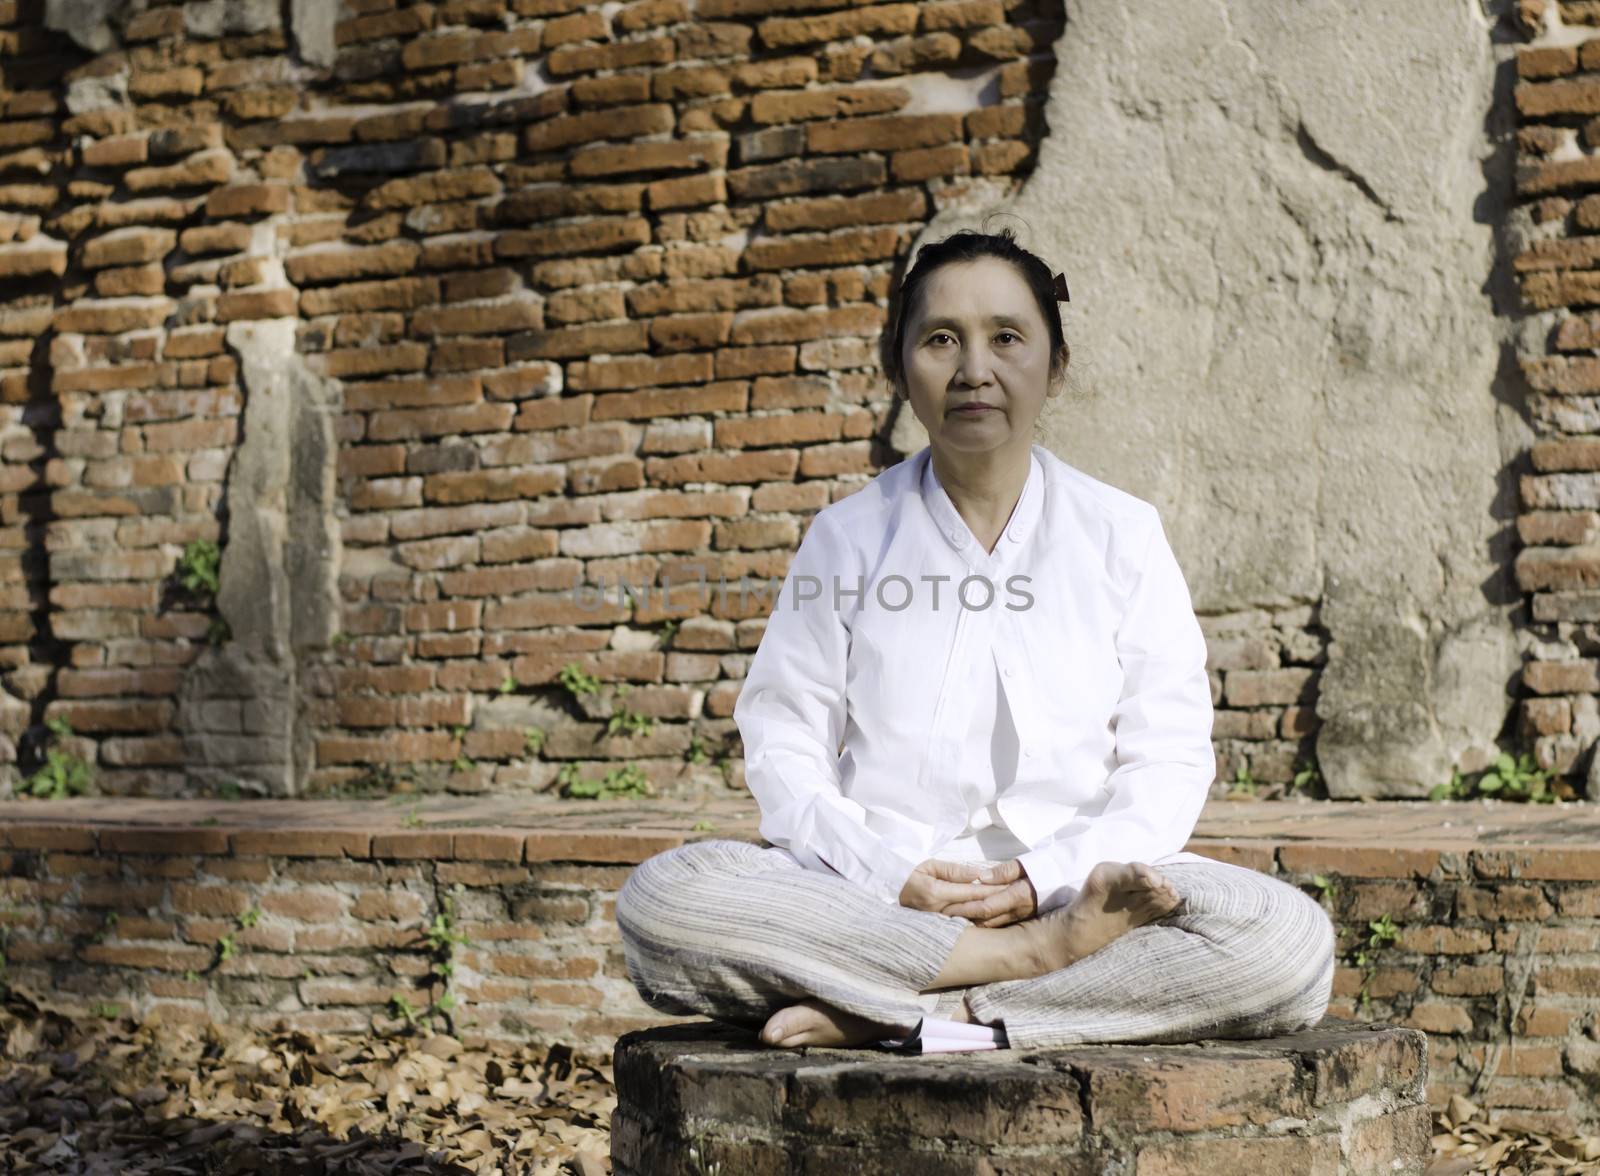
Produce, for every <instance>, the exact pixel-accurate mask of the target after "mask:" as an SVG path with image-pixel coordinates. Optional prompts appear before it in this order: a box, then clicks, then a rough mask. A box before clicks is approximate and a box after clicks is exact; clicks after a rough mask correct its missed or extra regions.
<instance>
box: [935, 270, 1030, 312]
mask: <svg viewBox="0 0 1600 1176" xmlns="http://www.w3.org/2000/svg"><path fill="white" fill-rule="evenodd" d="M984 262H987V263H988V264H983V263H980V262H962V263H960V264H950V265H943V266H940V267H939V268H938V269H937V270H935V271H934V272H933V273H931V274H929V275H928V279H927V281H926V282H925V283H924V284H923V287H922V297H921V298H919V299H918V303H919V305H918V307H917V312H918V313H917V317H918V318H919V319H929V318H934V317H940V316H945V315H949V316H953V317H960V318H963V319H968V320H972V321H988V320H991V319H1001V318H1008V319H1011V320H1014V321H1015V320H1035V321H1036V320H1037V319H1038V317H1039V310H1038V306H1037V304H1036V302H1035V300H1034V297H1033V291H1032V290H1031V289H1029V287H1028V284H1027V282H1025V281H1024V280H1023V278H1022V275H1021V274H1019V273H1017V271H1016V267H1014V266H1012V265H1009V264H1007V263H1006V262H1003V261H994V260H991V259H984Z"/></svg>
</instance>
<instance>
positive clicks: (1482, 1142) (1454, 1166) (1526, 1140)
mask: <svg viewBox="0 0 1600 1176" xmlns="http://www.w3.org/2000/svg"><path fill="white" fill-rule="evenodd" d="M1433 1131H1434V1134H1433V1140H1432V1145H1433V1159H1432V1160H1431V1161H1430V1162H1429V1164H1428V1169H1427V1174H1426V1176H1465V1174H1466V1173H1468V1172H1494V1173H1496V1174H1497V1176H1600V1135H1573V1136H1560V1135H1542V1134H1539V1133H1538V1132H1531V1131H1513V1130H1510V1129H1509V1128H1506V1127H1503V1126H1501V1125H1499V1124H1492V1123H1490V1122H1489V1117H1488V1114H1487V1112H1486V1111H1485V1110H1484V1109H1483V1108H1481V1107H1479V1106H1478V1105H1477V1104H1476V1103H1474V1102H1472V1101H1471V1100H1469V1099H1466V1098H1463V1097H1462V1096H1461V1095H1459V1094H1453V1095H1451V1096H1450V1103H1449V1105H1448V1106H1446V1107H1445V1108H1444V1109H1443V1110H1441V1111H1434V1112H1433Z"/></svg>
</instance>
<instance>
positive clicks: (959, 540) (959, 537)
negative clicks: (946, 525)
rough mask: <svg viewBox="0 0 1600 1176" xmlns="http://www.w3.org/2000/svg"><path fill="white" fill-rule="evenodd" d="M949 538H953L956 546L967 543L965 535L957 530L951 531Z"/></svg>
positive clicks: (962, 545) (963, 545)
mask: <svg viewBox="0 0 1600 1176" xmlns="http://www.w3.org/2000/svg"><path fill="white" fill-rule="evenodd" d="M950 538H951V539H952V540H954V542H955V545H956V546H957V547H965V546H966V545H967V537H966V536H965V535H963V534H961V532H959V531H951V532H950Z"/></svg>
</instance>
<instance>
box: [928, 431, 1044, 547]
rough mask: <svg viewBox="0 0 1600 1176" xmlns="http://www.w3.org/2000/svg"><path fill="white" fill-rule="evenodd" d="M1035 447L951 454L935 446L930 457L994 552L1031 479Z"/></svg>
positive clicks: (955, 500) (974, 529)
mask: <svg viewBox="0 0 1600 1176" xmlns="http://www.w3.org/2000/svg"><path fill="white" fill-rule="evenodd" d="M1032 455H1033V451H1032V447H1031V446H1029V447H1027V448H1024V449H1023V450H1021V451H1020V453H1019V452H1018V451H1016V450H1014V449H990V450H986V451H984V452H982V453H949V452H945V451H941V450H939V449H933V450H932V452H931V453H930V454H929V460H931V461H932V462H933V472H934V474H935V475H936V476H937V477H938V479H939V484H940V485H941V486H943V487H944V492H945V494H947V495H948V496H949V498H950V501H951V503H952V504H953V505H954V506H955V508H956V511H957V512H958V513H959V514H960V515H961V517H962V519H964V520H965V521H966V524H967V526H968V527H969V528H971V530H972V533H973V534H974V535H975V536H977V538H978V541H979V542H980V543H982V544H983V549H984V550H985V551H993V550H994V545H995V543H997V542H998V541H999V539H1000V534H1001V532H1002V531H1004V530H1005V529H1006V524H1007V523H1008V522H1010V521H1011V514H1012V512H1013V511H1014V510H1015V509H1016V507H1017V502H1018V500H1019V499H1021V497H1022V488H1023V487H1024V486H1026V485H1027V482H1028V470H1029V467H1030V464H1031V461H1032Z"/></svg>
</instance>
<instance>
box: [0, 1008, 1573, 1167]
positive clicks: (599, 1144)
mask: <svg viewBox="0 0 1600 1176" xmlns="http://www.w3.org/2000/svg"><path fill="white" fill-rule="evenodd" d="M616 1102H617V1100H616V1091H615V1088H614V1086H613V1085H612V1074H611V1064H610V1059H609V1058H588V1057H583V1056H579V1055H576V1054H574V1053H573V1051H572V1050H570V1049H568V1048H567V1047H565V1046H560V1045H557V1046H523V1045H515V1044H509V1043H505V1044H502V1043H495V1044H494V1045H492V1046H490V1047H488V1048H485V1049H466V1048H464V1047H463V1046H462V1044H461V1042H459V1041H457V1040H456V1039H455V1038H453V1037H450V1036H447V1035H445V1034H440V1033H430V1032H428V1031H426V1030H423V1029H420V1028H408V1029H406V1030H404V1031H399V1032H395V1033H393V1034H389V1035H377V1034H374V1035H366V1036H359V1037H356V1036H349V1035H343V1034H339V1035H334V1034H327V1035H324V1034H316V1033H302V1032H298V1031H280V1032H262V1031H253V1030H248V1029H242V1028H238V1027H234V1026H228V1025H207V1026H204V1027H202V1028H192V1027H189V1026H168V1025H157V1026H152V1025H144V1024H140V1023H138V1022H136V1021H134V1020H133V1019H131V1018H130V1017H127V1016H106V1017H98V1016H96V1017H78V1018H74V1017H71V1016H67V1015H64V1014H63V1013H62V1012H60V1011H58V1010H56V1009H53V1008H51V1007H50V1005H49V1002H48V1001H47V1000H45V999H43V998H41V997H40V996H39V994H37V993H31V992H28V991H26V990H24V989H21V988H15V987H14V988H11V989H8V990H6V992H5V993H4V998H3V1001H0V1159H3V1160H4V1164H5V1166H4V1168H3V1170H4V1171H5V1172H17V1173H26V1172H71V1173H81V1174H84V1176H122V1174H124V1173H141V1172H148V1173H154V1172H160V1173H162V1174H163V1176H184V1174H190V1173H192V1174H194V1176H221V1174H227V1176H234V1174H243V1173H248V1174H252V1176H255V1174H267V1176H279V1174H288V1173H295V1174H307V1173H316V1174H318V1176H321V1174H329V1176H345V1174H348V1176H368V1174H371V1176H379V1174H380V1173H382V1174H387V1173H396V1172H399V1173H405V1172H416V1173H451V1174H457V1173H460V1174H466V1173H473V1174H477V1176H601V1174H602V1173H609V1172H610V1171H611V1160H610V1143H609V1139H610V1130H611V1111H612V1109H613V1108H614V1107H615V1106H616ZM1476 1172H1494V1173H1499V1174H1501V1176H1513V1174H1514V1176H1600V1137H1596V1136H1578V1137H1575V1138H1570V1139H1561V1138H1551V1137H1548V1136H1542V1135H1518V1134H1515V1133H1509V1132H1505V1131H1502V1130H1500V1129H1498V1128H1495V1127H1491V1126H1490V1125H1489V1123H1488V1121H1487V1118H1486V1116H1485V1114H1484V1112H1483V1110H1482V1109H1481V1108H1479V1107H1477V1106H1475V1105H1473V1104H1472V1103H1470V1102H1468V1101H1467V1100H1466V1099H1463V1098H1459V1097H1458V1098H1456V1099H1454V1100H1452V1102H1451V1105H1450V1106H1449V1107H1448V1108H1446V1109H1445V1110H1443V1111H1441V1112H1437V1113H1436V1114H1435V1116H1434V1136H1433V1160H1432V1162H1431V1163H1430V1164H1429V1166H1428V1169H1427V1174H1428V1176H1464V1174H1465V1173H1476Z"/></svg>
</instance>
